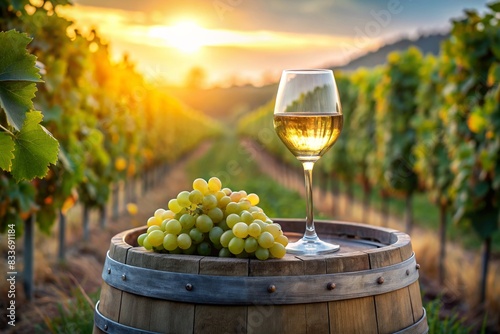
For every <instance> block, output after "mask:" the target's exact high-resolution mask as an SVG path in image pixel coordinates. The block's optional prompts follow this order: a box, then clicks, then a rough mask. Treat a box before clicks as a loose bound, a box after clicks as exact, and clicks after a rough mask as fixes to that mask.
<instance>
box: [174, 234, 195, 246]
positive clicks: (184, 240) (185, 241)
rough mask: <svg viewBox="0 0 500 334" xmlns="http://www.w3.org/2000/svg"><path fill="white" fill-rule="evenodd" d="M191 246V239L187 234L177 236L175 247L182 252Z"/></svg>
mask: <svg viewBox="0 0 500 334" xmlns="http://www.w3.org/2000/svg"><path fill="white" fill-rule="evenodd" d="M191 245H192V241H191V237H190V236H189V234H187V233H182V234H179V236H178V237H177V246H178V247H179V248H180V249H182V250H185V249H188V248H189V247H191Z"/></svg>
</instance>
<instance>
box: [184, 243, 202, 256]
mask: <svg viewBox="0 0 500 334" xmlns="http://www.w3.org/2000/svg"><path fill="white" fill-rule="evenodd" d="M196 248H198V245H197V244H194V243H191V247H189V248H188V249H183V250H182V253H184V254H187V255H192V254H194V253H196Z"/></svg>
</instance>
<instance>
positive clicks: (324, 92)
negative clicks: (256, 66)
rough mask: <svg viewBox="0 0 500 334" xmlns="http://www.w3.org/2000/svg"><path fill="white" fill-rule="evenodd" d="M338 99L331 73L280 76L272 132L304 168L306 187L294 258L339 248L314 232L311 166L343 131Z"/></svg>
mask: <svg viewBox="0 0 500 334" xmlns="http://www.w3.org/2000/svg"><path fill="white" fill-rule="evenodd" d="M342 125H343V116H342V107H341V104H340V98H339V94H338V90H337V85H336V83H335V78H334V76H333V72H332V71H331V70H321V69H305V70H285V71H283V73H282V75H281V81H280V84H279V87H278V94H277V97H276V105H275V108H274V129H275V131H276V133H277V134H278V137H279V138H280V139H281V141H282V142H283V143H284V144H285V146H286V147H287V148H288V149H289V150H290V152H292V154H293V155H294V156H295V157H296V158H297V159H298V160H299V161H300V162H301V163H302V166H303V167H304V175H305V183H306V198H307V202H306V211H307V212H306V230H305V233H304V236H303V237H302V238H301V239H300V240H298V241H296V242H293V243H289V244H288V246H287V248H286V249H287V252H288V253H290V254H297V255H320V254H327V253H333V252H336V251H338V250H339V249H340V246H339V245H335V244H331V243H328V242H324V241H322V240H320V239H319V238H318V235H317V234H316V231H315V229H314V216H313V196H312V174H313V173H312V172H313V167H314V163H315V162H316V161H318V159H319V158H321V157H322V156H323V154H325V153H326V152H327V151H328V150H329V149H330V148H331V147H332V146H333V144H334V143H335V141H336V140H337V138H338V137H339V135H340V132H341V131H342Z"/></svg>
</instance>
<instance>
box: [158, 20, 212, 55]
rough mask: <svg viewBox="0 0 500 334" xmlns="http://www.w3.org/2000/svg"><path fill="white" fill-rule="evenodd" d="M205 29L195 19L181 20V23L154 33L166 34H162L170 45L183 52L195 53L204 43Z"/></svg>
mask: <svg viewBox="0 0 500 334" xmlns="http://www.w3.org/2000/svg"><path fill="white" fill-rule="evenodd" d="M204 30H205V29H203V28H202V27H200V26H199V25H198V24H197V23H196V22H194V21H180V22H179V23H177V24H175V25H173V26H170V27H166V29H164V30H163V29H162V31H161V32H160V31H156V32H155V31H153V32H152V33H153V34H155V35H157V33H162V34H165V35H164V36H162V37H163V38H164V39H165V41H166V42H167V44H168V45H169V46H172V47H174V48H176V49H178V50H179V51H181V52H183V53H194V52H196V51H198V50H200V48H201V47H202V46H203V45H204V41H203V36H204Z"/></svg>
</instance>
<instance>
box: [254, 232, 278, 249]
mask: <svg viewBox="0 0 500 334" xmlns="http://www.w3.org/2000/svg"><path fill="white" fill-rule="evenodd" d="M257 240H258V241H259V246H260V247H262V248H269V247H271V246H272V245H273V244H274V237H273V235H272V234H271V233H269V232H267V231H266V232H262V233H261V235H259V238H258V239H257Z"/></svg>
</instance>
